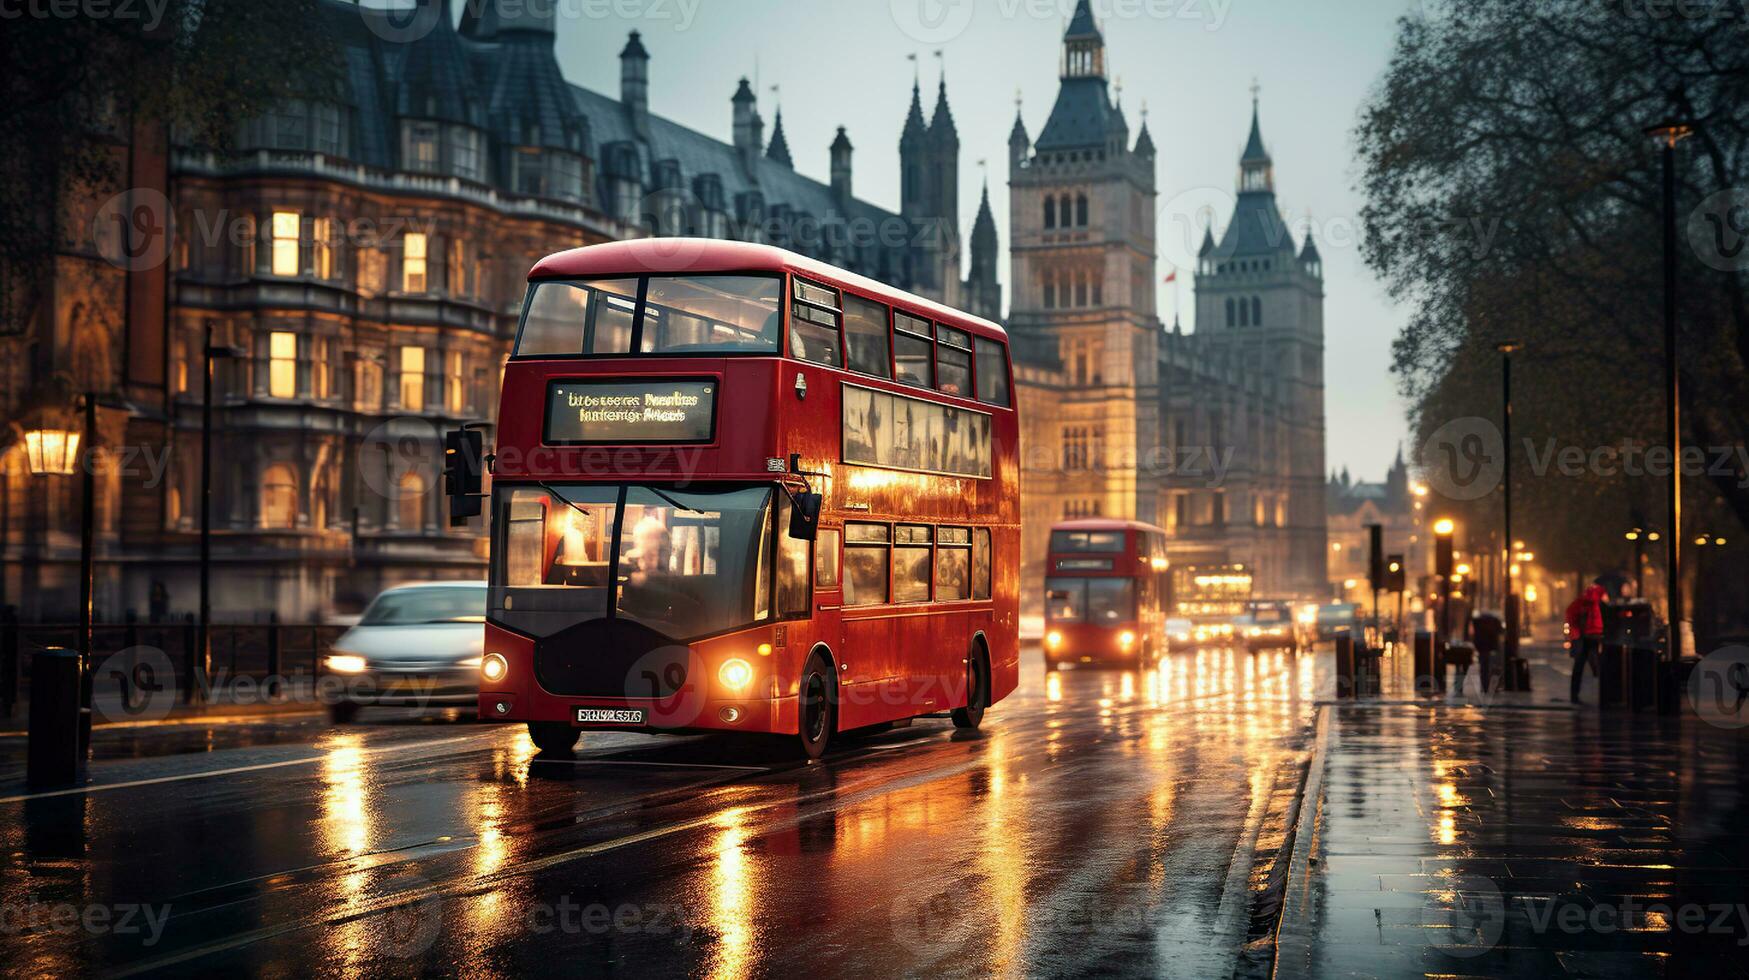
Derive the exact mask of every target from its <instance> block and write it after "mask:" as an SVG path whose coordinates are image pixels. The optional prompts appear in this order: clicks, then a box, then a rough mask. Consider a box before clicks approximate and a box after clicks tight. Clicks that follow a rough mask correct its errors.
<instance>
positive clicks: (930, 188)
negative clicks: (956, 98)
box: [899, 75, 962, 306]
mask: <svg viewBox="0 0 1749 980" xmlns="http://www.w3.org/2000/svg"><path fill="white" fill-rule="evenodd" d="M959 162H960V138H959V130H958V127H956V126H955V125H954V121H953V112H952V110H950V109H949V108H948V104H947V77H946V76H945V75H943V76H942V79H941V84H940V86H939V88H938V89H937V90H936V96H935V112H934V115H933V116H932V117H931V118H930V120H929V122H928V123H925V122H924V121H923V92H922V87H921V85H920V84H917V83H913V85H912V87H911V110H910V112H909V113H908V114H907V115H906V117H905V128H904V131H903V133H902V134H901V135H900V137H899V167H900V177H899V213H900V214H902V215H903V216H904V217H905V219H906V220H907V221H908V222H909V223H910V225H911V229H912V238H913V241H916V242H918V243H919V247H918V248H917V250H916V259H915V261H916V262H918V263H919V264H920V265H921V268H919V269H916V270H914V275H913V276H912V281H913V282H914V283H915V284H916V291H917V292H919V293H921V294H922V295H924V296H928V297H929V298H930V299H934V300H938V301H940V302H943V303H946V304H947V305H949V306H960V305H961V297H960V291H961V286H962V283H961V281H960V233H959V197H960V194H959V186H960V181H959V165H960V163H959Z"/></svg>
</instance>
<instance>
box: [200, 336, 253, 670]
mask: <svg viewBox="0 0 1749 980" xmlns="http://www.w3.org/2000/svg"><path fill="white" fill-rule="evenodd" d="M243 353H244V352H243V351H241V350H239V349H238V348H235V347H230V346H218V345H215V344H214V343H213V321H211V320H208V321H206V342H205V344H204V345H203V346H202V354H203V360H204V364H203V370H202V372H201V391H200V613H199V617H198V621H197V623H196V625H195V637H194V656H195V661H196V662H195V663H192V664H189V665H188V671H187V673H188V700H190V701H192V700H194V698H195V695H196V693H197V692H204V691H205V690H206V673H207V667H208V666H209V665H210V664H211V663H212V613H213V608H212V598H211V588H212V584H211V580H212V563H213V362H214V361H216V360H228V359H233V358H239V357H242V356H243Z"/></svg>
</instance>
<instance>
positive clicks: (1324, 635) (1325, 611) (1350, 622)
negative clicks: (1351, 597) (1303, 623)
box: [1313, 602, 1359, 642]
mask: <svg viewBox="0 0 1749 980" xmlns="http://www.w3.org/2000/svg"><path fill="white" fill-rule="evenodd" d="M1358 610H1359V607H1358V606H1356V605H1355V604H1354V603H1352V602H1332V603H1330V604H1329V605H1326V606H1319V607H1318V616H1317V621H1316V625H1315V627H1314V631H1313V632H1314V635H1315V636H1316V637H1317V638H1318V640H1319V642H1323V641H1325V640H1334V639H1336V637H1338V636H1340V635H1342V634H1344V633H1349V634H1352V633H1354V632H1355V631H1356V629H1357V625H1358V619H1357V612H1358Z"/></svg>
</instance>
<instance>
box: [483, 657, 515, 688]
mask: <svg viewBox="0 0 1749 980" xmlns="http://www.w3.org/2000/svg"><path fill="white" fill-rule="evenodd" d="M509 673H510V661H508V660H505V659H504V655H503V654H499V653H488V654H486V655H485V656H484V657H481V658H480V676H481V677H484V678H485V679H486V680H489V681H492V682H494V683H496V682H498V681H501V680H503V679H504V678H505V676H506V675H508V674H509Z"/></svg>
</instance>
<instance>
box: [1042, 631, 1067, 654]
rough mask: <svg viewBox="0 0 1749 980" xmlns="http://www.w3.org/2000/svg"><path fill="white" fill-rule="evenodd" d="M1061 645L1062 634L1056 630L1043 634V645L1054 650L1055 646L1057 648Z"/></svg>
mask: <svg viewBox="0 0 1749 980" xmlns="http://www.w3.org/2000/svg"><path fill="white" fill-rule="evenodd" d="M1062 645H1063V634H1061V633H1059V632H1057V631H1056V630H1051V631H1050V632H1049V633H1046V634H1045V646H1047V647H1050V648H1051V649H1052V650H1055V649H1056V648H1058V647H1060V646H1062Z"/></svg>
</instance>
